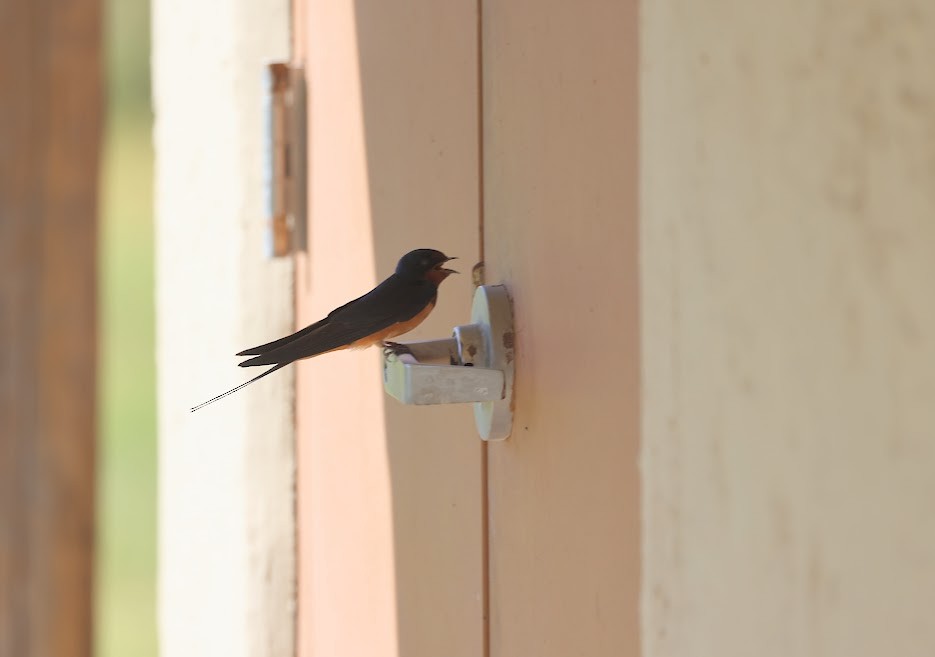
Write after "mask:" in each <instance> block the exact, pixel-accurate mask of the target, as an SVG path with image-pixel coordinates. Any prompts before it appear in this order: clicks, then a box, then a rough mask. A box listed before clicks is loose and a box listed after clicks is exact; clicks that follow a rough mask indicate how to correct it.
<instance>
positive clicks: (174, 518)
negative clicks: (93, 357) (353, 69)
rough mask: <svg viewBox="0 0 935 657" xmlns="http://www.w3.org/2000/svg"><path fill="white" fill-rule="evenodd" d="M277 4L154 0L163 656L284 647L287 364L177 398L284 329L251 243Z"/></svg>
mask: <svg viewBox="0 0 935 657" xmlns="http://www.w3.org/2000/svg"><path fill="white" fill-rule="evenodd" d="M288 9H289V3H288V2H286V1H285V0H275V1H274V2H263V3H257V2H254V1H253V0H236V1H234V2H228V1H226V0H214V1H210V2H194V3H192V2H187V1H186V0H155V1H154V2H153V30H154V34H153V66H154V70H153V73H154V76H153V82H154V97H155V98H154V100H155V108H156V134H155V146H156V183H157V185H156V210H157V226H156V239H157V285H158V290H157V310H158V326H157V328H158V372H159V382H158V385H159V388H158V391H159V641H160V644H161V653H162V654H163V655H165V656H166V657H182V656H197V657H208V656H213V655H217V656H223V657H238V656H244V657H247V656H259V655H263V656H264V657H267V656H269V657H286V656H289V655H292V654H293V638H294V636H293V614H294V576H295V562H294V517H293V472H294V461H293V438H294V436H293V413H292V381H293V379H292V372H291V371H289V370H284V371H282V372H277V373H276V374H275V375H273V376H270V377H269V378H267V379H264V380H263V381H261V382H259V383H256V384H254V385H252V386H250V387H249V388H247V389H246V390H243V391H241V392H239V393H237V395H235V396H232V397H229V398H227V399H224V400H222V401H219V402H218V403H216V404H213V405H211V406H208V407H206V408H204V409H201V410H200V411H198V412H197V413H195V414H192V413H189V408H190V407H191V406H193V405H194V404H196V403H199V402H201V401H204V400H205V399H208V398H210V397H213V396H214V395H216V394H218V393H220V392H223V391H224V390H226V389H228V388H231V387H233V386H234V385H235V384H237V383H240V382H242V381H245V380H246V379H247V377H248V374H247V372H245V371H244V370H241V369H238V368H237V367H236V363H237V362H238V359H236V358H234V353H236V352H237V351H240V350H241V349H243V348H245V347H246V346H248V345H252V344H257V343H261V342H264V341H266V340H269V339H271V338H272V337H275V336H278V335H283V334H285V333H286V332H288V331H289V330H290V329H291V327H292V318H293V311H292V270H293V267H292V263H291V262H290V261H289V260H280V261H275V262H273V261H269V260H266V259H265V258H264V257H263V255H262V245H263V212H264V210H263V206H262V177H261V173H262V169H261V163H262V161H263V159H262V156H261V143H262V142H261V139H262V125H263V124H262V121H261V115H260V108H261V104H260V96H259V94H260V90H261V84H260V80H261V77H260V75H261V71H262V70H263V64H264V62H265V61H266V60H267V59H270V58H283V57H287V56H288V53H289V29H288Z"/></svg>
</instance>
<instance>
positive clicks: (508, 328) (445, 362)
mask: <svg viewBox="0 0 935 657" xmlns="http://www.w3.org/2000/svg"><path fill="white" fill-rule="evenodd" d="M514 343H515V335H514V333H513V306H512V302H511V301H510V296H509V294H508V293H507V290H506V287H504V286H503V285H481V286H479V287H478V288H477V289H476V290H475V292H474V303H473V304H472V307H471V323H470V324H466V325H464V326H456V327H455V329H454V332H453V335H452V337H450V338H443V339H440V340H423V341H420V342H406V343H400V344H398V345H394V346H393V347H391V348H388V349H387V350H386V352H385V354H384V358H383V386H384V388H385V389H386V391H387V392H388V393H389V394H390V395H392V396H393V397H395V398H396V399H398V400H399V401H401V402H402V403H404V404H458V403H473V404H474V420H475V422H476V424H477V431H478V433H479V434H480V437H481V438H482V439H483V440H504V439H505V438H507V437H508V436H509V435H510V432H511V431H512V429H513V360H514V351H515V347H514Z"/></svg>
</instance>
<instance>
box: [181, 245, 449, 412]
mask: <svg viewBox="0 0 935 657" xmlns="http://www.w3.org/2000/svg"><path fill="white" fill-rule="evenodd" d="M449 260H455V258H449V257H448V256H446V255H445V254H444V253H442V252H441V251H436V250H434V249H416V250H415V251H410V252H409V253H407V254H406V255H404V256H403V257H402V258H400V259H399V263H398V264H397V265H396V271H395V272H394V273H392V274H390V277H389V278H387V279H386V280H385V281H383V282H382V283H380V284H379V285H377V286H376V287H375V288H373V289H372V290H370V292H368V293H367V294H365V295H364V296H362V297H359V298H357V299H354V300H353V301H351V302H349V303H346V304H344V305H343V306H341V307H340V308H336V309H335V310H332V311H331V312H330V313H329V314H328V316H327V317H325V318H324V319H322V320H320V321H318V322H315V323H314V324H311V325H310V326H306V327H305V328H304V329H302V330H301V331H297V332H296V333H293V334H292V335H287V336H286V337H284V338H280V339H279V340H274V341H272V342H267V343H266V344H261V345H259V346H258V347H251V348H249V349H244V350H243V351H241V352H240V353H239V354H237V355H238V356H253V358H249V359H247V360H245V361H244V362H242V363H240V367H255V366H258V365H272V366H273V367H271V368H270V369H268V370H266V371H265V372H263V373H262V374H260V375H259V376H256V377H254V378H252V379H250V380H249V381H247V382H246V383H242V384H240V385H239V386H237V387H236V388H233V389H231V390H228V391H227V392H225V393H224V394H221V395H218V396H217V397H214V398H213V399H209V400H208V401H206V402H203V403H201V404H198V405H197V406H195V407H194V408H192V412H194V411H197V410H198V409H199V408H202V407H204V406H207V405H208V404H211V403H212V402H216V401H217V400H219V399H222V398H223V397H227V395H229V394H231V393H234V392H237V391H238V390H240V389H241V388H243V387H244V386H248V385H250V384H251V383H253V382H254V381H259V380H260V379H262V378H263V377H264V376H266V375H268V374H272V373H273V372H275V371H276V370H278V369H281V368H283V367H285V366H286V365H289V364H290V363H294V362H295V361H297V360H301V359H303V358H312V357H313V356H318V355H319V354H324V353H327V352H329V351H337V350H339V349H358V348H363V347H369V346H371V345H374V344H381V343H383V344H389V345H393V343H388V342H386V341H388V340H390V339H391V338H395V337H396V336H399V335H402V334H403V333H407V332H409V331H411V330H412V329H414V328H415V327H417V326H418V325H419V324H421V323H422V321H423V320H424V319H425V318H426V317H428V316H429V313H430V312H432V308H434V307H435V300H436V299H437V298H438V286H439V284H440V283H441V282H442V281H443V280H445V279H446V278H447V277H448V276H449V275H451V274H457V273H458V272H456V271H455V270H454V269H447V268H445V267H443V266H442V265H444V264H445V263H446V262H448V261H449Z"/></svg>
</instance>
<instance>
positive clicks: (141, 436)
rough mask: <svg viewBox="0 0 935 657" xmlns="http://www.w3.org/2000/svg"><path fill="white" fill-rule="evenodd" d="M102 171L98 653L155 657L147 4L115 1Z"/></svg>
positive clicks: (111, 2) (110, 6)
mask: <svg viewBox="0 0 935 657" xmlns="http://www.w3.org/2000/svg"><path fill="white" fill-rule="evenodd" d="M105 7H106V11H107V14H106V15H107V24H106V40H107V73H108V92H107V97H108V119H107V125H106V130H105V141H104V145H103V156H104V157H103V163H102V170H101V197H100V200H101V224H100V252H99V253H100V256H99V257H100V262H99V268H100V269H99V270H100V300H101V305H100V308H101V310H100V313H101V314H100V327H101V329H100V330H101V341H100V359H101V362H100V374H101V378H100V384H99V385H100V389H99V400H100V401H99V403H100V409H99V418H100V419H99V426H100V433H99V443H98V529H97V531H98V535H97V544H98V551H97V571H96V578H97V579H96V597H97V600H96V615H95V618H96V628H95V632H96V636H95V653H96V655H97V657H155V655H156V654H157V647H156V646H157V643H156V594H155V588H156V408H155V350H154V337H155V336H154V332H155V313H154V306H153V303H154V300H153V297H154V294H153V293H154V289H153V288H154V273H153V216H152V206H153V204H152V175H153V152H152V138H151V131H152V117H151V114H150V110H149V107H150V102H149V86H150V84H149V79H150V78H149V4H148V2H146V1H145V0H143V1H141V0H107V2H106V4H105Z"/></svg>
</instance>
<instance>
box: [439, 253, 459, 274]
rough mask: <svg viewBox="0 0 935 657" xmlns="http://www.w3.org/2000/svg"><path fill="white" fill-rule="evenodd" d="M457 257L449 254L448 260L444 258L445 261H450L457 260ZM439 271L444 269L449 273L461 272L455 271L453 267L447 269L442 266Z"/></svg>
mask: <svg viewBox="0 0 935 657" xmlns="http://www.w3.org/2000/svg"><path fill="white" fill-rule="evenodd" d="M457 259H458V256H451V257H450V258H448V260H446V261H445V262H450V261H452V260H457ZM440 271H446V272H448V273H449V274H460V273H461V272H459V271H456V270H454V269H448V268H447V267H442V268H441V270H440Z"/></svg>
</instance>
